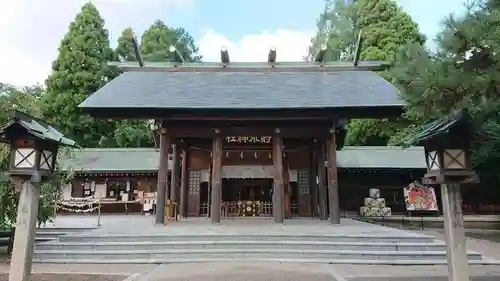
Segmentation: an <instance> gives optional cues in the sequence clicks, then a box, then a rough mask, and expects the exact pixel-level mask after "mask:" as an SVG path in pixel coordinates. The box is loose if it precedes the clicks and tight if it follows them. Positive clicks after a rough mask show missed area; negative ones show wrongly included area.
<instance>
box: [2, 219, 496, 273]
mask: <svg viewBox="0 0 500 281" xmlns="http://www.w3.org/2000/svg"><path fill="white" fill-rule="evenodd" d="M153 220H154V218H153V217H146V216H145V217H140V216H103V217H102V219H101V223H102V226H101V228H100V229H97V230H92V232H94V233H124V232H127V233H129V232H130V231H133V232H137V233H147V232H149V231H154V232H160V233H163V234H167V233H178V232H181V233H185V232H189V231H193V230H194V229H198V230H199V228H198V227H199V226H200V224H201V225H204V226H205V227H204V229H205V231H206V232H208V233H218V232H219V231H220V232H227V231H229V232H231V231H238V232H240V231H253V232H254V233H259V232H266V233H268V232H279V231H280V230H281V231H283V228H286V229H287V230H293V231H299V232H300V233H320V232H324V231H325V230H330V231H335V232H336V231H344V232H354V231H358V232H359V233H369V232H370V231H371V232H372V233H373V232H377V233H382V232H383V233H386V232H392V233H397V234H401V235H428V236H434V237H436V239H443V234H442V231H433V230H424V231H416V232H409V231H403V230H396V229H392V228H386V227H381V226H373V225H369V224H365V223H361V222H357V221H350V220H343V221H342V224H341V225H340V226H329V225H328V224H321V223H319V222H317V221H312V220H291V221H287V224H285V225H284V226H283V225H274V224H273V223H272V220H259V222H258V223H260V224H261V225H262V227H260V228H256V227H255V225H254V226H253V227H250V226H248V224H249V222H251V221H252V220H247V221H246V222H245V223H242V220H223V221H222V224H221V225H217V226H213V225H211V224H210V223H209V221H208V220H207V219H205V218H200V219H192V220H187V221H183V222H181V223H177V224H175V223H174V224H171V225H167V226H166V227H158V226H154V225H153ZM96 222H97V219H96V217H94V216H81V217H74V216H60V217H58V219H57V220H56V225H55V227H61V228H63V227H67V228H71V227H95V226H96ZM127 222H128V223H127ZM250 224H252V223H250ZM127 225H128V226H127ZM196 226H198V227H196ZM47 227H54V226H52V225H48V226H47ZM467 241H468V248H469V249H470V250H473V251H480V252H484V253H485V254H486V255H487V256H489V257H494V258H497V259H498V258H500V243H498V242H496V241H488V240H482V239H477V238H468V239H467ZM469 268H470V270H469V272H470V274H471V275H472V276H476V277H475V278H473V280H474V281H493V280H495V281H496V280H500V266H498V265H488V266H485V265H483V266H480V265H471V266H469ZM8 270H9V266H8V263H7V262H6V261H4V262H2V261H0V274H1V273H3V274H4V275H3V276H4V277H1V278H4V279H5V276H6V275H5V274H6V273H8ZM33 273H34V274H35V277H34V278H33V279H32V280H33V281H38V280H47V281H49V280H53V281H59V280H60V281H69V280H72V281H91V280H92V281H100V280H108V281H121V280H127V281H181V280H185V281H198V280H200V281H201V280H203V281H212V280H213V281H215V280H219V281H222V280H235V281H238V280H242V281H243V280H245V281H289V280H310V281H323V280H325V281H326V280H329V281H335V280H336V281H393V280H394V281H396V280H401V281H445V280H447V279H446V277H445V276H446V275H447V267H446V266H443V265H439V266H387V265H348V264H346V265H342V264H339V265H329V264H307V263H300V264H296V263H279V262H269V263H255V262H253V263H237V262H231V263H198V264H162V265H155V264H147V265H146V264H144V265H141V264H127V265H120V264H108V265H106V264H34V265H33ZM41 273H45V274H44V275H43V276H42V275H38V274H41ZM54 273H61V274H66V275H65V276H64V275H57V276H56V275H51V274H54ZM68 274H69V275H68ZM96 275H99V277H98V276H96ZM66 277H67V278H66ZM40 278H41V279H40ZM64 278H66V279H64ZM68 278H69V279H68ZM85 278H87V279H85ZM89 278H95V279H89ZM99 278H100V279H99ZM106 278H108V279H106ZM120 278H121V279H120ZM391 278H392V279H391ZM4 279H0V280H1V281H3V280H4Z"/></svg>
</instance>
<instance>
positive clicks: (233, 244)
mask: <svg viewBox="0 0 500 281" xmlns="http://www.w3.org/2000/svg"><path fill="white" fill-rule="evenodd" d="M35 249H36V251H51V250H68V251H69V250H87V251H88V250H94V251H112V250H123V249H130V250H157V249H303V250H310V249H322V250H354V251H358V250H359V251H361V250H368V251H446V246H445V244H444V243H442V242H432V243H420V242H417V243H415V242H397V243H394V242H325V241H265V240H264V241H162V242H150V241H138V242H57V243H44V244H39V245H37V246H36V248H35Z"/></svg>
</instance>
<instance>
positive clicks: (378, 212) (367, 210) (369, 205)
mask: <svg viewBox="0 0 500 281" xmlns="http://www.w3.org/2000/svg"><path fill="white" fill-rule="evenodd" d="M359 214H360V215H361V216H363V217H388V216H390V215H391V208H389V207H387V206H386V205H385V199H384V198H380V189H377V188H371V189H370V190H369V197H366V198H365V200H364V205H363V206H361V208H360V210H359Z"/></svg>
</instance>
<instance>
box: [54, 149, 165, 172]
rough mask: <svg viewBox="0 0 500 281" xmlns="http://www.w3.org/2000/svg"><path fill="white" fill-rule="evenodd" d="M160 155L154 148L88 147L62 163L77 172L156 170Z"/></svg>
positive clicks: (77, 151) (66, 167)
mask: <svg viewBox="0 0 500 281" xmlns="http://www.w3.org/2000/svg"><path fill="white" fill-rule="evenodd" d="M159 156H160V153H159V152H158V150H157V149H154V148H86V149H82V150H75V151H74V153H73V155H72V156H71V158H69V159H68V160H67V161H65V162H64V163H62V164H61V165H62V167H63V169H71V170H73V171H75V172H156V171H157V170H158V163H159ZM169 167H172V166H171V164H170V163H169Z"/></svg>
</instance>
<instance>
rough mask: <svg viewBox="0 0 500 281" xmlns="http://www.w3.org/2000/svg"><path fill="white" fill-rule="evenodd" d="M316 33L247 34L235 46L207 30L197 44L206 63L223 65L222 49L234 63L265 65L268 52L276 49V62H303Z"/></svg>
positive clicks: (277, 31)
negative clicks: (262, 62)
mask: <svg viewBox="0 0 500 281" xmlns="http://www.w3.org/2000/svg"><path fill="white" fill-rule="evenodd" d="M313 35H314V31H294V30H285V29H278V30H276V31H274V32H269V31H264V32H262V33H260V34H248V35H244V36H242V37H241V38H240V39H239V40H238V41H236V42H233V41H231V40H229V39H228V38H227V37H225V36H224V35H222V34H219V33H217V32H215V31H213V30H208V31H206V32H205V35H204V36H203V37H202V38H201V40H199V41H198V43H199V47H200V53H201V54H202V55H203V59H204V61H220V49H221V48H222V47H225V48H227V49H228V51H229V56H230V59H231V61H249V62H258V61H266V59H267V54H268V52H269V49H270V48H272V47H274V48H276V54H277V55H276V57H277V58H276V60H277V61H301V60H302V59H303V57H304V56H306V55H307V52H308V48H309V45H310V42H311V37H312V36H313Z"/></svg>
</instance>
